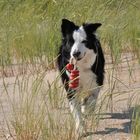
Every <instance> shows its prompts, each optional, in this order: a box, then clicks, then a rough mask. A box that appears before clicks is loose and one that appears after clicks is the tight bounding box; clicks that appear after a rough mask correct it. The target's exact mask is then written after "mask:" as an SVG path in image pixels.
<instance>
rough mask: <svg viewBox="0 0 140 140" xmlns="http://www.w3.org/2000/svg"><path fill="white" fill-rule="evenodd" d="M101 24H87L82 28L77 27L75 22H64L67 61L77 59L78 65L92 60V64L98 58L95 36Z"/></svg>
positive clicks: (64, 20)
mask: <svg viewBox="0 0 140 140" xmlns="http://www.w3.org/2000/svg"><path fill="white" fill-rule="evenodd" d="M100 26H101V24H100V23H94V24H93V23H86V24H83V25H82V26H80V27H79V26H77V25H75V24H74V23H73V22H71V21H69V20H67V19H63V20H62V25H61V29H62V36H63V42H64V44H65V47H64V48H63V49H64V52H65V53H64V54H65V57H66V58H67V59H69V60H70V58H75V59H76V60H78V63H79V62H80V63H82V62H85V61H86V60H87V59H88V60H91V61H92V62H91V63H92V64H93V63H94V61H95V58H96V53H97V52H96V47H97V44H96V45H95V43H96V40H97V39H96V35H95V34H94V33H95V32H96V30H97V28H98V27H100Z"/></svg>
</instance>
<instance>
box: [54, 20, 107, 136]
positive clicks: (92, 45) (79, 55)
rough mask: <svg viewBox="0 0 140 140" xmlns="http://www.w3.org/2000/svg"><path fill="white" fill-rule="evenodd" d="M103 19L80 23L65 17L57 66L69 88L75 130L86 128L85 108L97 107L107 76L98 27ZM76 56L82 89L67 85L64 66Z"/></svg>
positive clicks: (66, 86)
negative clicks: (82, 94) (80, 94)
mask: <svg viewBox="0 0 140 140" xmlns="http://www.w3.org/2000/svg"><path fill="white" fill-rule="evenodd" d="M100 26H101V24H100V23H94V24H93V23H85V24H83V25H82V26H77V25H75V24H74V23H73V22H71V21H69V20H67V19H62V24H61V32H62V45H61V47H60V50H59V54H58V60H57V63H58V68H59V71H60V72H61V79H62V82H63V84H64V87H65V89H66V91H67V98H68V100H69V105H70V109H71V112H72V114H73V117H74V119H75V123H76V130H77V131H78V132H79V133H80V134H83V132H85V127H84V119H83V114H84V112H86V109H89V108H91V107H92V108H94V106H95V104H96V100H97V97H98V93H99V90H100V87H101V86H102V85H103V80H104V64H105V60H104V55H103V51H102V48H101V44H100V42H99V39H98V38H97V37H96V34H95V33H96V30H97V28H98V27H100ZM71 58H74V59H76V60H77V69H78V70H79V72H80V78H79V89H77V90H76V91H74V92H71V90H70V89H69V87H68V82H69V74H68V73H67V70H66V69H65V67H66V65H67V64H68V63H69V62H70V59H71ZM79 91H87V96H86V97H85V98H84V100H83V101H82V102H80V101H79V100H78V99H77V96H76V94H77V93H78V92H79Z"/></svg>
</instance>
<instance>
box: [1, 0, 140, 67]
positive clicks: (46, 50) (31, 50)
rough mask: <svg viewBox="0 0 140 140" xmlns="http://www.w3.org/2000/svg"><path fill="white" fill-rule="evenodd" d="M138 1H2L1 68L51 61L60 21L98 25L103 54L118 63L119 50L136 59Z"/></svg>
mask: <svg viewBox="0 0 140 140" xmlns="http://www.w3.org/2000/svg"><path fill="white" fill-rule="evenodd" d="M138 5H140V2H139V0H134V1H133V2H132V1H131V0H119V1H115V0H107V1H106V0H88V1H87V0H82V1H79V0H76V1H70V0H65V1H62V0H40V1H36V0H1V1H0V21H1V22H0V34H1V35H0V64H1V65H5V64H11V63H13V61H14V62H15V60H16V62H17V63H18V62H26V61H31V62H33V61H36V60H35V58H36V57H37V58H38V59H39V60H40V61H41V60H42V56H45V57H47V59H48V60H49V61H50V60H52V58H55V57H56V52H57V50H58V47H59V45H60V41H61V40H60V36H61V34H60V25H61V19H62V18H68V19H70V20H72V21H74V22H75V23H76V24H79V25H80V24H82V23H83V22H101V23H102V24H103V25H102V27H101V28H100V38H101V40H102V45H103V48H104V49H105V50H111V53H113V56H114V57H115V58H114V59H118V58H119V55H120V53H121V52H122V50H124V51H130V50H131V51H133V52H134V53H135V55H137V56H138V57H139V55H140V54H139V52H140V51H139V49H140V48H139V46H140V40H139V39H140V26H139V23H140V21H139V19H140V13H139V6H138Z"/></svg>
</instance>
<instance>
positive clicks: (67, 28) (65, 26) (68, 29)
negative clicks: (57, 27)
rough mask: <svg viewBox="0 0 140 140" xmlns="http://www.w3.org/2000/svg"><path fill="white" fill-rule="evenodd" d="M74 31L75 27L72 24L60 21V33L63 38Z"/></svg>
mask: <svg viewBox="0 0 140 140" xmlns="http://www.w3.org/2000/svg"><path fill="white" fill-rule="evenodd" d="M75 29H76V25H75V24H74V23H73V22H71V21H69V20H67V19H62V24H61V32H62V35H63V37H65V36H66V35H67V34H69V33H72V32H73V31H74V30H75Z"/></svg>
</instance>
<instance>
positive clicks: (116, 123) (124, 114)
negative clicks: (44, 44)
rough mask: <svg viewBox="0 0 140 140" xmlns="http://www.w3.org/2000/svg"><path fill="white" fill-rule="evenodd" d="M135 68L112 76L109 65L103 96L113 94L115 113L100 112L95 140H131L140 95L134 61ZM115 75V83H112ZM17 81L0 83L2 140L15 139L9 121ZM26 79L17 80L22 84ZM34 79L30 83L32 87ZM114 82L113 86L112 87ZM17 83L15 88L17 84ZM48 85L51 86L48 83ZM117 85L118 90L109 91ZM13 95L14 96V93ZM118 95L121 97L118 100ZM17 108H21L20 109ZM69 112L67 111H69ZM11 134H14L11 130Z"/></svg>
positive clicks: (48, 76) (51, 74)
mask: <svg viewBox="0 0 140 140" xmlns="http://www.w3.org/2000/svg"><path fill="white" fill-rule="evenodd" d="M130 65H131V66H132V67H131V69H128V67H127V62H125V61H124V63H123V64H121V65H119V66H117V67H118V68H117V69H115V70H114V72H113V73H112V65H110V64H107V65H106V80H105V85H104V88H103V89H102V91H101V94H100V96H102V95H103V94H105V93H106V92H110V93H113V112H112V113H111V109H109V108H108V109H105V108H104V110H103V111H102V112H100V118H101V119H100V123H99V126H98V128H97V129H96V131H95V132H94V133H93V139H94V140H131V118H132V112H133V110H134V107H133V106H134V103H136V102H137V101H139V96H138V94H139V93H140V84H139V83H140V65H139V64H137V63H136V62H135V61H134V62H133V61H132V62H131V64H130ZM57 74H58V73H57V72H56V71H49V72H46V76H45V78H44V80H45V81H49V82H50V83H51V82H52V81H53V79H55V78H56V77H57ZM111 75H113V79H111V77H112V76H111ZM16 78H17V77H7V78H4V79H3V78H1V79H0V94H1V98H0V105H1V106H0V140H2V139H6V138H5V137H7V139H12V138H10V132H9V130H8V128H7V125H6V120H8V123H9V120H11V118H12V111H11V110H12V109H11V103H10V102H9V99H10V100H15V103H18V100H19V98H20V95H19V89H18V84H17V80H16ZM26 78H28V76H27V77H26ZM22 79H23V76H18V80H19V82H21V81H22ZM33 79H34V77H32V76H31V78H30V80H29V83H28V84H29V85H28V86H29V87H30V86H31V85H32V82H33ZM110 80H112V81H111V83H112V85H111V84H109V81H110ZM15 83H16V84H15ZM46 83H48V82H46ZM113 83H114V84H115V89H112V91H111V90H110V89H111V88H112V86H113ZM15 85H16V86H15ZM13 91H14V92H13ZM115 93H119V94H120V95H119V96H117V95H118V94H115ZM17 106H18V105H17ZM66 109H67V107H66ZM11 131H12V130H11Z"/></svg>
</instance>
